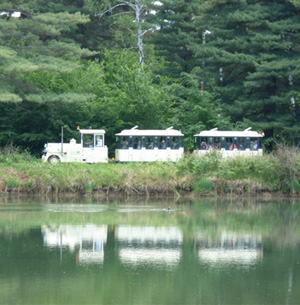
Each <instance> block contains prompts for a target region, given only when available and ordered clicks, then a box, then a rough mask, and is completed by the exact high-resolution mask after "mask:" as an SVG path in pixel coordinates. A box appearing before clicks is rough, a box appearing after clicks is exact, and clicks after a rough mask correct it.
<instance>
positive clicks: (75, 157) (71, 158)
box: [42, 129, 108, 163]
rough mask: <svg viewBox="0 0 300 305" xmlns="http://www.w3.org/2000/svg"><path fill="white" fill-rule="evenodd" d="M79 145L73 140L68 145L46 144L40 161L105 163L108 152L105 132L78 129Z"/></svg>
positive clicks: (101, 130)
mask: <svg viewBox="0 0 300 305" xmlns="http://www.w3.org/2000/svg"><path fill="white" fill-rule="evenodd" d="M79 133H80V138H81V143H80V144H77V143H76V140H75V139H71V141H70V143H63V140H62V141H61V143H47V144H45V146H44V151H43V152H44V155H43V157H42V159H43V160H44V161H49V162H51V163H56V162H83V163H107V162H108V150H107V146H106V145H104V135H105V131H104V130H103V129H79Z"/></svg>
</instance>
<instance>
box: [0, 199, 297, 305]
mask: <svg viewBox="0 0 300 305" xmlns="http://www.w3.org/2000/svg"><path fill="white" fill-rule="evenodd" d="M164 208H165V205H155V204H152V205H150V204H147V205H145V204H144V205H139V206H134V204H129V203H128V204H125V205H122V206H120V205H117V204H116V205H105V204H102V205H100V204H99V205H98V204H95V205H93V204H89V203H86V204H72V205H69V206H68V205H67V204H57V205H56V204H53V205H51V204H50V205H49V204H46V205H43V204H40V206H39V207H37V206H36V205H31V206H30V205H28V206H22V205H17V204H15V205H10V204H4V205H2V206H0V285H1V289H0V300H1V302H0V303H1V304H12V305H14V304H64V305H66V304H100V305H102V304H103V305H104V304H105V305H107V304H124V305H127V304H128V305H129V304H130V305H140V304H144V305H150V304H151V305H152V304H156V305H167V304H172V305H173V304H174V305H181V304H187V305H191V304H193V305H194V304H245V305H246V304H247V305H248V304H261V303H264V304H298V303H299V299H300V290H299V289H297V287H299V276H298V274H300V234H299V232H300V221H299V220H300V205H296V204H293V205H289V204H281V205H277V204H272V203H270V204H265V203H264V204H261V205H255V206H253V205H250V204H248V205H247V204H245V205H241V204H239V205H238V206H237V207H235V206H234V204H233V203H230V205H228V206H226V205H223V204H222V205H214V204H210V203H207V202H205V203H195V204H186V205H180V206H179V207H177V206H176V205H175V204H174V205H173V206H171V212H170V213H169V212H166V211H165V210H164Z"/></svg>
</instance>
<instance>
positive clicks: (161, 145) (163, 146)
mask: <svg viewBox="0 0 300 305" xmlns="http://www.w3.org/2000/svg"><path fill="white" fill-rule="evenodd" d="M159 148H160V149H166V148H167V142H166V137H160V141H159Z"/></svg>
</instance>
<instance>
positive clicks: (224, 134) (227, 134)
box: [194, 127, 263, 138]
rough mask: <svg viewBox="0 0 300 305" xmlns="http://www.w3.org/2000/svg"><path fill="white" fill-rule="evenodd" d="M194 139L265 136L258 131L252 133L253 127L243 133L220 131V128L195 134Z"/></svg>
mask: <svg viewBox="0 0 300 305" xmlns="http://www.w3.org/2000/svg"><path fill="white" fill-rule="evenodd" d="M194 137H227V138H234V137H237V138H238V137H243V138H262V137H263V135H262V134H260V133H258V132H256V131H252V130H251V127H249V128H247V129H245V130H243V131H227V130H225V131H219V130H218V128H214V129H211V130H203V131H201V132H200V133H198V134H195V135H194Z"/></svg>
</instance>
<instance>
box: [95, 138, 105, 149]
mask: <svg viewBox="0 0 300 305" xmlns="http://www.w3.org/2000/svg"><path fill="white" fill-rule="evenodd" d="M95 143H96V147H103V136H102V135H96V136H95Z"/></svg>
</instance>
